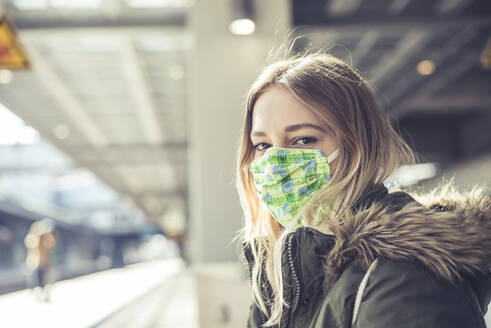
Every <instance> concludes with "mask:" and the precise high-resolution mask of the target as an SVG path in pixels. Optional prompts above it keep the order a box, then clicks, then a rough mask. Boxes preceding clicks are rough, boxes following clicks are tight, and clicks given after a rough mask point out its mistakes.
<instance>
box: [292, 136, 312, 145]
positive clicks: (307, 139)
mask: <svg viewBox="0 0 491 328" xmlns="http://www.w3.org/2000/svg"><path fill="white" fill-rule="evenodd" d="M316 141H317V139H315V138H311V137H303V138H298V139H297V140H295V144H296V145H300V146H304V145H310V144H313V143H314V142H316Z"/></svg>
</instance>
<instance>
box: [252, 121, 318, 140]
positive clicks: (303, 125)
mask: <svg viewBox="0 0 491 328" xmlns="http://www.w3.org/2000/svg"><path fill="white" fill-rule="evenodd" d="M305 128H311V129H316V130H319V131H321V132H326V130H325V129H324V128H322V127H320V126H318V125H315V124H312V123H300V124H293V125H289V126H287V127H286V128H285V132H293V131H297V130H300V129H305ZM265 136H266V133H264V132H262V131H255V130H253V131H252V132H251V137H265Z"/></svg>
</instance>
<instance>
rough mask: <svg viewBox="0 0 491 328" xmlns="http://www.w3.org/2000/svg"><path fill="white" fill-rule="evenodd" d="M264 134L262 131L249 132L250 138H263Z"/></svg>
mask: <svg viewBox="0 0 491 328" xmlns="http://www.w3.org/2000/svg"><path fill="white" fill-rule="evenodd" d="M265 136H266V133H264V132H262V131H252V132H251V137H265Z"/></svg>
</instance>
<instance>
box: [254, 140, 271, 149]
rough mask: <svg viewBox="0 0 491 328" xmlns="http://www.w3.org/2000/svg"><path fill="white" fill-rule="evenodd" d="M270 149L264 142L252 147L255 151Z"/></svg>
mask: <svg viewBox="0 0 491 328" xmlns="http://www.w3.org/2000/svg"><path fill="white" fill-rule="evenodd" d="M269 147H270V145H268V144H267V143H264V142H261V143H258V144H257V145H254V148H255V149H256V150H266V149H268V148H269Z"/></svg>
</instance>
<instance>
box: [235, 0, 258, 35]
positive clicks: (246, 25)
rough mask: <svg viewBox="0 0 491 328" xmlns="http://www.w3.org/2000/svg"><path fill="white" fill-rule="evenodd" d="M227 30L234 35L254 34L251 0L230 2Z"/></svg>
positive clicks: (254, 25)
mask: <svg viewBox="0 0 491 328" xmlns="http://www.w3.org/2000/svg"><path fill="white" fill-rule="evenodd" d="M228 29H229V30H230V32H231V33H232V34H235V35H250V34H252V33H254V30H255V29H256V24H255V23H254V10H253V3H252V0H233V1H232V20H231V22H230V24H229V26H228Z"/></svg>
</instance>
